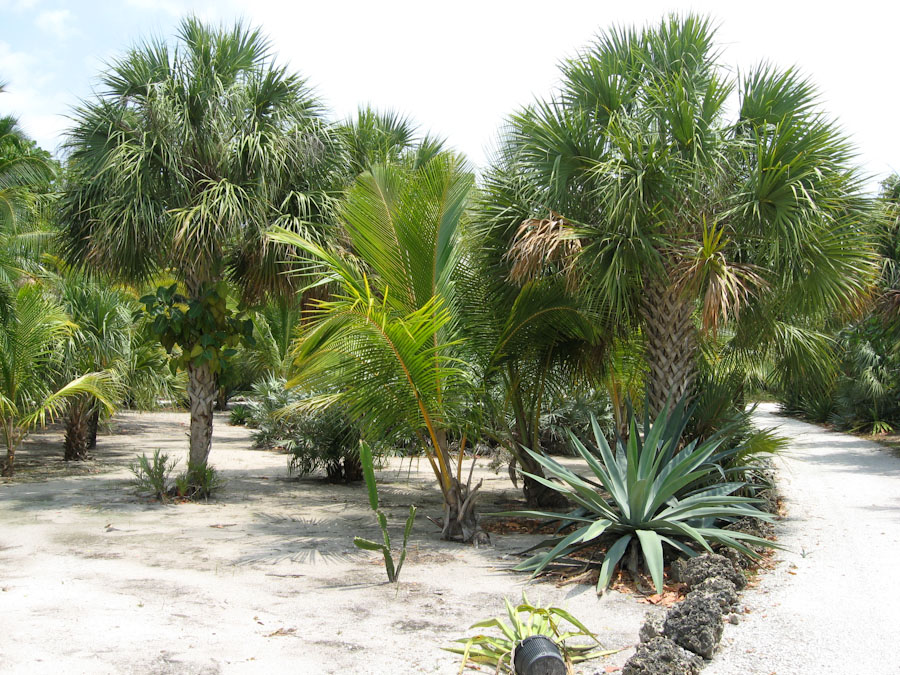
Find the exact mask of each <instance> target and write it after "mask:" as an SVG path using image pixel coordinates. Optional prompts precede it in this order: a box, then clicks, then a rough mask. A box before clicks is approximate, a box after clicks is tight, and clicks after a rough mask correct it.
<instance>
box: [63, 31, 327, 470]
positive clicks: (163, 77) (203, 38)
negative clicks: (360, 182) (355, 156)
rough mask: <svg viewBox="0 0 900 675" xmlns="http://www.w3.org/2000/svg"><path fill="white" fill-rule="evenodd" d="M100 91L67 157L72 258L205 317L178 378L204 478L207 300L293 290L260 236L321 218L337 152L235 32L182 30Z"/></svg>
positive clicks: (217, 318) (276, 71) (292, 86)
mask: <svg viewBox="0 0 900 675" xmlns="http://www.w3.org/2000/svg"><path fill="white" fill-rule="evenodd" d="M101 83H102V86H103V91H102V93H101V94H100V95H99V96H98V97H97V98H96V99H95V100H92V101H89V102H86V103H84V104H83V105H82V107H81V108H79V109H78V110H77V111H76V114H75V118H74V126H73V127H72V129H71V130H70V133H69V138H68V142H67V146H66V147H67V149H68V151H69V165H70V168H71V173H72V177H71V180H70V182H69V186H68V189H67V192H66V196H65V200H64V208H63V213H62V225H63V228H64V242H65V244H64V248H65V252H66V256H67V258H68V259H69V260H70V261H74V262H77V263H79V264H80V265H82V266H84V267H86V268H89V269H94V270H103V271H104V272H107V273H111V274H113V275H114V276H115V277H117V278H121V279H124V280H127V281H133V282H139V281H146V280H149V279H151V278H153V277H154V276H155V275H158V274H160V273H163V272H165V273H168V274H170V275H171V276H172V277H174V278H175V279H176V280H177V281H178V282H179V284H180V285H181V288H182V289H183V290H184V293H185V296H186V299H187V301H189V302H190V301H194V302H195V303H199V306H200V307H201V308H202V311H200V310H198V311H200V314H201V315H195V316H192V317H189V318H190V320H193V321H195V324H192V325H193V326H194V328H196V330H193V329H192V330H193V332H191V333H190V334H191V335H192V336H193V337H192V338H191V340H192V342H190V343H189V344H180V345H179V346H180V347H181V349H182V353H188V354H191V353H194V352H195V351H196V355H194V356H190V357H189V362H188V363H187V367H186V369H187V372H188V378H189V384H188V394H189V399H190V409H191V430H190V456H189V462H190V464H191V465H202V464H204V463H205V462H206V460H207V457H208V455H209V450H210V442H211V437H212V421H213V417H212V411H213V406H214V404H215V399H216V393H217V382H216V379H217V370H218V363H219V361H220V358H221V357H224V356H225V350H224V348H223V347H224V346H225V345H223V344H221V339H220V338H221V331H222V330H223V329H225V328H227V326H228V325H229V324H228V321H227V320H226V319H227V318H228V317H227V314H228V313H227V312H225V313H222V312H220V311H218V309H216V307H214V306H212V305H213V301H212V300H210V298H213V297H221V294H220V293H218V292H216V293H215V294H214V293H213V292H212V290H213V289H215V288H217V287H218V288H221V286H220V285H219V286H217V284H219V283H220V282H221V281H222V280H223V279H226V280H230V281H233V282H236V283H237V284H238V285H239V286H240V288H241V292H242V295H243V297H244V299H245V300H247V301H250V300H254V299H258V298H260V297H261V296H262V295H263V294H264V293H265V292H266V291H268V290H272V289H275V290H277V291H280V292H286V291H289V290H292V289H291V288H289V284H290V280H289V278H288V277H287V276H286V275H282V274H279V271H281V270H279V269H278V267H277V265H276V262H277V261H278V260H279V259H282V258H284V257H285V255H284V251H281V250H278V249H277V247H276V246H275V245H274V244H273V243H272V242H269V241H267V240H266V239H265V238H264V236H263V232H264V230H265V229H266V228H267V227H268V225H269V224H270V223H271V222H273V221H277V222H279V223H280V224H282V225H283V226H285V227H288V228H292V229H297V228H303V227H305V223H307V222H309V221H310V220H311V219H313V220H314V219H315V218H311V216H313V215H315V214H317V213H319V212H320V211H321V210H322V209H325V208H326V207H327V203H328V202H329V193H328V190H329V189H330V183H329V181H333V180H334V168H333V166H332V158H333V156H334V152H333V150H334V148H335V143H334V141H333V140H332V139H331V137H330V135H329V133H328V132H327V129H326V127H325V125H324V123H323V122H322V119H321V108H320V106H319V103H318V101H317V100H316V98H315V97H314V96H313V95H312V94H311V92H310V90H309V89H308V88H307V86H306V85H305V83H304V81H303V80H302V79H301V78H300V77H298V76H297V75H293V74H290V73H288V72H287V71H286V70H285V69H284V68H283V67H280V66H277V65H276V64H275V62H274V60H273V58H272V55H271V51H270V49H269V46H268V44H267V42H266V40H265V39H264V38H263V37H262V36H261V34H260V32H259V31H258V30H254V29H249V28H247V27H245V26H244V25H242V24H237V25H235V26H234V27H232V28H224V27H219V28H211V27H209V26H206V25H204V24H202V23H201V22H200V21H199V20H198V19H196V18H194V17H189V18H186V19H184V20H183V21H182V22H181V25H180V28H179V30H178V43H177V45H176V46H175V47H172V46H170V45H169V44H168V43H166V42H163V41H150V42H147V43H145V44H143V45H140V46H138V47H136V48H134V49H132V50H131V51H129V52H128V54H127V55H126V56H125V57H124V58H122V59H121V60H119V61H117V62H115V63H114V64H113V65H112V66H111V67H110V69H109V70H108V72H106V73H105V74H104V75H103V76H102V78H101ZM304 232H305V233H306V234H309V233H308V232H306V230H304ZM206 303H209V306H207V304H206ZM232 325H233V324H232ZM204 326H205V327H204ZM210 327H212V328H210ZM217 336H218V337H217ZM198 345H199V346H200V347H201V349H196V347H197V346H198Z"/></svg>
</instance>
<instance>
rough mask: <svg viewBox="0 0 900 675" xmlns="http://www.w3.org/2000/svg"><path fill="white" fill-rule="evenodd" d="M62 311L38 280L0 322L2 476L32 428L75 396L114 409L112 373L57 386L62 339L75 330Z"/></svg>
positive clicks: (16, 298)
mask: <svg viewBox="0 0 900 675" xmlns="http://www.w3.org/2000/svg"><path fill="white" fill-rule="evenodd" d="M74 328H75V327H74V325H73V324H72V323H71V322H70V321H69V319H68V317H67V316H66V314H65V313H64V312H63V310H62V309H61V308H60V307H58V306H57V305H56V304H54V303H53V302H51V301H50V300H48V299H47V297H46V296H45V295H44V292H43V290H42V289H41V288H40V287H39V286H37V285H34V284H29V285H26V286H24V287H22V288H20V289H19V290H18V291H17V292H16V294H15V296H14V298H13V304H12V308H11V311H10V312H9V314H8V315H7V316H6V317H5V318H4V320H3V323H2V326H0V425H2V430H0V433H2V436H3V441H4V443H5V445H6V465H5V466H4V468H3V475H4V476H12V475H13V471H14V469H15V459H16V450H17V449H18V448H19V446H20V445H21V443H22V441H23V440H24V439H25V437H26V436H27V435H28V432H29V431H31V429H32V428H34V427H35V426H38V425H43V424H44V423H45V422H46V421H47V420H48V419H50V420H52V419H53V418H55V417H56V416H57V415H60V414H62V413H63V412H64V411H65V410H66V409H67V408H68V406H69V404H70V402H71V401H72V400H73V399H78V398H81V397H86V396H90V397H93V398H94V399H95V400H96V401H98V403H99V404H100V405H102V406H104V407H106V408H108V409H111V408H112V403H111V395H110V394H111V390H112V389H113V386H112V382H111V380H110V377H109V375H108V374H106V373H88V374H83V375H81V376H80V377H76V378H75V379H73V380H71V381H69V382H67V383H66V384H64V385H62V386H61V387H59V388H55V387H53V386H52V383H53V381H54V380H55V378H56V376H57V375H58V374H59V372H60V366H61V364H60V359H59V348H60V346H61V342H62V341H63V340H64V339H65V338H66V337H67V336H68V335H69V334H70V333H71V332H72V331H73V330H74Z"/></svg>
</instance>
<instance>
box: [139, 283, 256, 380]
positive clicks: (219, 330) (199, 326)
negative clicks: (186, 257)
mask: <svg viewBox="0 0 900 675" xmlns="http://www.w3.org/2000/svg"><path fill="white" fill-rule="evenodd" d="M177 289H178V285H177V284H172V285H171V286H169V287H168V288H167V287H164V286H160V287H159V288H158V289H157V290H156V294H155V295H145V296H144V297H143V298H141V303H142V304H143V305H144V311H145V312H146V314H147V316H148V318H149V319H150V320H151V329H152V331H153V332H154V333H155V334H156V336H157V337H158V338H159V341H160V343H162V346H163V347H165V349H166V351H168V352H169V353H170V354H173V355H174V358H173V361H172V363H173V364H175V365H177V366H178V367H179V368H182V369H186V368H187V366H188V364H193V365H195V366H200V365H202V364H205V363H207V364H209V368H210V370H211V371H212V372H213V373H220V372H221V371H222V369H223V367H224V364H225V362H226V361H227V359H228V358H230V357H232V356H234V354H235V353H236V350H235V347H237V346H238V344H241V343H244V344H248V345H252V344H253V341H254V338H253V322H252V321H250V320H249V319H245V318H243V315H242V314H241V313H235V312H234V311H232V310H231V309H230V308H229V307H228V304H227V303H226V297H227V284H226V283H225V282H224V281H220V282H217V283H214V284H213V283H209V284H203V285H202V287H201V289H200V290H199V291H197V292H196V294H195V296H196V297H191V298H188V297H185V296H183V295H181V294H179V293H178V292H177ZM176 347H178V349H179V351H177V352H175V351H174V350H175V348H176Z"/></svg>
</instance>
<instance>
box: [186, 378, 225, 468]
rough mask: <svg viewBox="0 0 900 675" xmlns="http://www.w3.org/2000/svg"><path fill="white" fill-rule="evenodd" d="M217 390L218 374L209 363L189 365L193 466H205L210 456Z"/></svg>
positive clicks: (190, 462)
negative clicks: (216, 374) (211, 368)
mask: <svg viewBox="0 0 900 675" xmlns="http://www.w3.org/2000/svg"><path fill="white" fill-rule="evenodd" d="M217 392H218V386H217V384H216V376H215V374H214V373H213V372H212V371H211V370H210V368H209V364H207V363H203V364H201V365H199V366H197V365H194V364H190V365H188V398H189V399H190V403H191V434H190V452H189V454H188V462H189V464H190V465H191V466H196V467H199V466H205V465H206V460H207V458H208V457H209V450H210V447H211V446H212V429H213V408H214V407H215V404H216V394H217Z"/></svg>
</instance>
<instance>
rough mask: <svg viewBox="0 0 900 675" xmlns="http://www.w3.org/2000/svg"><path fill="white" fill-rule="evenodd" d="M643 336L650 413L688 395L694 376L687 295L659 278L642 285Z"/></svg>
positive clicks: (694, 347)
mask: <svg viewBox="0 0 900 675" xmlns="http://www.w3.org/2000/svg"><path fill="white" fill-rule="evenodd" d="M641 312H642V314H643V318H644V336H645V339H646V346H645V350H646V358H647V366H648V369H649V372H648V373H647V399H648V402H649V405H650V416H651V417H654V416H656V415H657V414H658V413H659V412H660V411H662V409H663V408H664V407H665V406H666V404H667V403H674V402H675V401H679V400H681V399H682V397H683V396H685V395H686V394H688V395H690V393H691V390H692V388H693V383H694V377H695V376H696V354H697V330H696V327H695V326H694V321H693V313H694V305H693V303H692V302H691V300H690V298H686V297H685V296H684V294H683V293H681V292H680V291H679V290H678V289H676V288H675V286H674V284H671V283H666V282H665V281H664V280H662V279H654V280H651V281H650V282H649V283H648V284H646V285H645V286H644V299H643V303H642V306H641Z"/></svg>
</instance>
